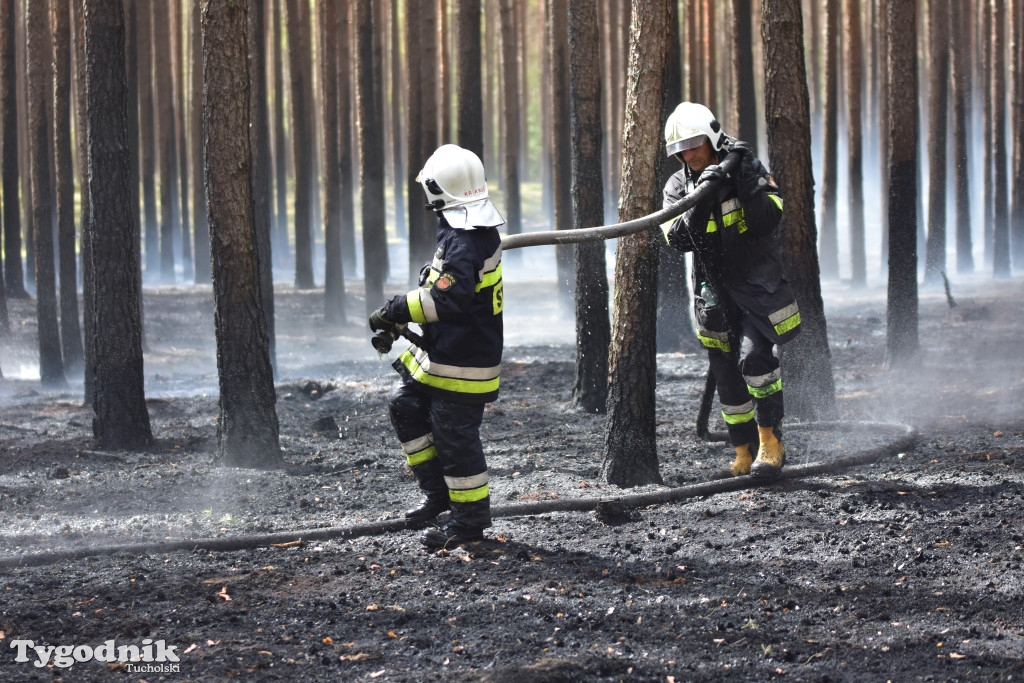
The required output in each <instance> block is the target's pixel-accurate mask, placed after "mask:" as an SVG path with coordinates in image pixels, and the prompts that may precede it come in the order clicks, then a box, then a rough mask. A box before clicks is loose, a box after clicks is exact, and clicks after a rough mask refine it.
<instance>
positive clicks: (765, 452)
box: [750, 425, 786, 479]
mask: <svg viewBox="0 0 1024 683" xmlns="http://www.w3.org/2000/svg"><path fill="white" fill-rule="evenodd" d="M757 431H758V435H759V437H760V442H761V446H760V448H758V449H757V459H756V460H754V464H753V465H752V466H751V468H750V474H751V476H753V477H756V478H758V479H774V478H775V477H777V476H779V472H781V471H782V466H783V465H785V464H786V447H785V446H783V445H782V442H781V441H779V439H778V437H777V436H776V435H775V429H774V428H772V427H762V426H760V425H758V427H757Z"/></svg>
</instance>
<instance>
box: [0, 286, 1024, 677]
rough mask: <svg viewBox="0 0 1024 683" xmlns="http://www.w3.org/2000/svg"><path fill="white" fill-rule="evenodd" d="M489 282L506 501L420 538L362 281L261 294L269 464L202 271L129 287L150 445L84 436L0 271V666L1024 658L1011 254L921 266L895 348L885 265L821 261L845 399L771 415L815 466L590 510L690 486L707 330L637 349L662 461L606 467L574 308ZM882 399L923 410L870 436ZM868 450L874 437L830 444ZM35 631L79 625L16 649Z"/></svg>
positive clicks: (973, 673) (388, 668)
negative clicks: (137, 658)
mask: <svg viewBox="0 0 1024 683" xmlns="http://www.w3.org/2000/svg"><path fill="white" fill-rule="evenodd" d="M507 289H508V291H509V296H510V299H509V303H508V311H507V322H506V324H507V327H508V339H507V349H506V363H505V371H504V375H503V379H502V395H501V398H500V399H499V400H498V401H497V402H496V403H494V404H492V405H491V406H489V407H488V410H487V412H486V414H485V421H484V440H485V443H484V446H485V449H486V452H487V456H488V463H489V466H490V472H491V487H492V488H491V491H492V502H493V504H494V505H495V506H496V508H499V509H502V510H504V511H505V512H506V513H507V514H504V515H502V516H498V517H496V519H495V520H494V526H493V527H492V528H491V529H489V530H488V538H487V540H485V541H483V542H481V543H477V544H473V545H471V546H468V547H466V548H459V549H453V550H450V551H440V552H436V553H431V552H428V551H426V550H424V549H423V548H422V547H421V546H420V544H419V542H418V535H417V532H413V531H407V530H402V529H399V528H398V527H399V526H400V525H401V522H400V521H399V520H400V519H401V517H402V514H403V511H404V510H405V509H406V508H407V507H409V506H410V505H411V504H412V503H414V502H416V501H417V500H418V493H417V491H416V486H415V483H414V481H413V479H412V478H411V476H410V475H409V473H408V470H407V469H406V468H405V467H404V460H403V458H402V456H401V454H400V449H399V447H398V443H397V440H396V439H395V437H394V435H393V433H392V431H391V428H390V424H389V421H388V417H387V405H386V400H387V394H388V392H389V390H390V389H391V387H392V385H393V383H394V382H395V381H397V376H396V375H395V373H394V372H393V371H392V370H391V368H390V367H389V365H388V363H387V362H386V360H385V361H384V362H382V361H381V360H380V359H378V358H377V357H376V355H375V354H374V353H373V352H372V350H371V349H370V347H369V343H368V335H367V334H366V333H365V331H364V324H363V323H362V316H361V315H359V314H358V312H357V309H358V310H361V309H362V304H361V302H359V301H358V299H355V301H354V303H353V310H352V315H351V316H350V317H351V319H352V320H353V321H355V322H352V323H351V324H350V325H349V326H347V327H343V328H341V329H331V328H328V327H326V326H324V325H323V323H322V322H318V321H322V317H323V316H322V310H323V306H322V298H321V297H322V293H321V294H317V293H315V292H299V291H293V290H289V289H287V288H285V289H284V290H283V291H281V292H279V294H278V296H277V320H278V323H277V329H278V342H277V361H278V378H279V379H278V385H277V389H278V392H277V396H278V404H277V410H278V414H279V417H280V423H281V445H282V450H283V453H284V456H285V460H286V462H287V466H286V468H285V469H283V470H278V471H260V470H245V469H231V468H224V467H219V466H218V465H217V464H216V462H215V456H216V439H217V424H216V417H217V401H218V399H217V380H216V364H215V358H214V355H213V350H212V346H213V345H212V333H213V323H212V302H211V300H210V297H211V294H210V290H209V288H205V289H204V288H185V287H182V288H159V289H154V290H152V291H149V290H147V294H146V298H145V310H146V321H147V328H146V339H147V342H146V343H147V356H146V371H147V396H148V397H149V399H148V404H149V412H150V416H151V419H152V423H153V431H154V436H155V438H156V443H155V444H154V445H153V446H152V447H151V448H150V449H148V450H146V451H144V452H100V451H97V450H95V449H94V448H93V446H92V444H91V419H92V418H91V413H90V411H89V410H88V409H87V408H85V407H83V405H82V400H81V384H80V382H78V383H75V382H72V383H71V384H72V388H71V389H70V390H68V391H65V392H47V391H43V390H41V389H40V388H39V386H38V380H32V379H19V378H18V372H17V368H18V367H19V363H22V364H26V365H27V364H30V363H31V359H32V357H33V354H34V348H35V347H34V344H35V342H34V327H33V323H32V320H33V319H34V315H33V311H34V307H33V305H32V304H31V303H29V302H25V301H14V302H10V303H11V317H12V320H13V321H15V324H14V327H15V329H14V332H13V335H12V337H11V338H10V339H8V340H5V341H3V342H2V344H3V348H4V360H3V366H2V367H3V370H4V372H5V375H6V379H3V380H0V401H2V406H0V524H2V529H3V533H2V535H0V563H2V565H0V584H2V596H3V599H2V603H0V679H3V680H58V679H63V680H67V681H81V680H125V679H126V677H127V680H143V679H144V680H146V681H157V680H204V681H205V680H227V679H232V678H244V679H248V680H282V681H293V680H299V679H306V680H325V681H326V680H376V681H421V680H435V679H444V680H453V681H521V680H529V681H619V680H626V681H634V680H635V681H672V680H675V681H684V680H750V679H757V680H764V679H774V678H782V679H785V680H794V681H795V680H813V681H821V680H865V681H878V680H887V679H891V680H960V679H975V678H984V679H1000V680H1021V679H1022V678H1024V585H1022V579H1024V573H1022V571H1021V565H1022V560H1024V552H1022V546H1024V523H1022V522H1021V510H1024V417H1022V415H1021V407H1022V403H1024V385H1022V383H1024V350H1022V346H1021V343H1020V340H1021V336H1022V333H1024V285H1022V283H1021V282H1018V281H1009V282H999V283H996V284H993V283H992V282H990V281H981V280H978V281H969V282H965V283H963V284H961V285H958V286H954V287H953V291H952V294H953V296H955V297H956V299H955V300H954V301H953V302H951V301H950V300H949V299H947V297H946V295H945V294H944V293H943V292H942V291H931V290H925V291H923V292H922V295H921V304H920V338H921V347H922V349H921V362H920V364H919V365H917V366H915V367H913V368H908V369H902V370H898V371H897V370H889V369H886V368H885V364H884V359H885V300H884V291H883V290H878V289H875V290H863V291H858V292H851V291H849V290H848V289H845V288H844V287H843V286H841V285H833V286H831V287H830V288H826V292H825V299H826V313H827V315H828V321H829V323H828V324H829V334H830V339H831V352H832V360H833V366H834V373H835V381H836V387H837V397H838V401H837V402H838V407H839V411H840V416H839V417H840V421H839V422H836V423H833V424H830V425H819V426H814V425H799V424H794V423H787V431H786V443H787V449H788V458H789V459H788V464H789V465H794V466H797V465H806V464H813V463H828V462H835V463H837V466H836V467H835V470H834V471H831V472H824V473H820V474H816V475H813V476H800V477H786V478H783V479H781V480H779V481H777V482H775V483H772V484H769V485H760V486H758V485H754V484H753V483H746V482H744V483H742V486H741V487H736V488H735V489H734V490H728V491H722V492H716V493H713V494H707V495H693V496H682V497H680V499H678V500H673V501H670V502H661V503H655V504H647V505H641V506H638V507H635V506H631V505H619V506H615V505H607V504H606V505H603V506H600V508H599V509H598V510H597V511H593V510H589V509H586V507H587V506H586V502H587V501H598V500H601V499H615V498H619V497H623V496H631V495H637V494H658V493H664V492H666V491H669V490H673V489H680V490H688V489H687V487H691V488H692V487H694V486H699V485H700V484H701V483H702V482H708V481H712V480H714V478H715V476H716V475H717V474H718V473H719V472H720V471H721V470H722V469H723V468H724V467H725V466H726V465H727V464H728V463H729V461H730V460H731V448H729V447H728V446H727V445H726V444H722V443H707V442H704V441H701V440H700V439H699V438H697V435H696V432H695V421H696V415H697V407H698V405H699V401H700V396H701V392H702V389H703V386H704V373H705V370H706V361H705V359H704V358H703V356H702V355H701V354H693V353H668V354H661V355H659V357H658V386H657V401H658V403H657V405H658V424H657V431H658V444H659V446H658V447H659V458H660V465H661V474H662V477H663V480H664V484H663V485H650V486H644V487H640V488H638V489H629V490H622V489H618V488H616V487H613V486H609V485H608V484H607V483H605V482H603V481H602V479H601V477H600V468H601V459H602V452H603V430H604V419H603V417H602V416H600V415H588V414H583V413H580V412H577V411H574V410H573V409H572V407H571V405H570V387H571V383H572V376H573V362H574V353H575V351H574V344H573V341H572V334H573V330H572V327H571V321H570V322H566V321H564V320H561V319H560V318H559V317H558V316H557V312H556V311H555V310H554V303H553V302H554V301H555V299H556V297H554V296H553V295H552V294H553V284H552V283H551V282H523V283H515V282H512V283H509V285H508V286H507ZM537 302H544V303H540V304H538V303H537ZM951 303H955V304H956V305H955V306H952V305H951ZM22 321H24V322H22ZM882 423H893V424H894V425H895V426H894V427H893V428H892V429H889V428H888V427H886V426H885V425H884V424H882ZM900 425H909V426H910V427H912V428H913V429H914V430H916V433H917V438H916V440H914V441H913V443H911V444H908V445H906V446H907V447H904V448H899V449H897V448H895V447H893V448H891V449H888V448H887V446H888V445H892V444H895V443H897V440H896V439H895V437H894V434H899V433H900V429H901V428H900ZM712 427H713V428H716V427H715V425H714V424H713V425H712ZM717 428H719V429H720V426H719V427H717ZM867 449H875V450H880V455H879V457H877V459H875V460H874V461H873V462H871V463H868V464H862V465H858V466H850V467H839V466H838V465H839V464H841V463H842V462H843V461H844V458H847V457H848V456H850V455H851V454H856V453H858V452H862V451H864V450H867ZM567 501H578V502H580V504H579V509H569V507H571V506H569V505H568V504H567ZM545 505H547V507H546V508H545ZM559 505H563V507H562V508H559V507H558V506H559ZM531 506H532V507H531ZM544 510H547V511H544ZM377 527H379V529H378V530H377V531H375V529H377ZM346 529H348V530H355V532H352V533H349V532H346V531H344V530H346ZM211 539H219V540H222V541H226V542H230V541H231V539H235V540H237V541H238V545H239V546H240V548H239V549H235V550H223V549H214V548H215V546H213V545H211V544H210V543H209V541H210V540H211ZM288 539H293V540H288ZM162 546H163V547H162ZM220 547H226V546H220ZM41 558H42V559H41ZM44 560H45V561H44ZM29 640H30V641H32V643H33V645H35V646H74V647H79V649H78V650H74V651H72V650H70V649H69V650H67V653H68V654H66V655H65V659H64V660H61V662H60V663H61V664H62V665H61V666H55V665H54V664H55V659H56V658H57V653H56V652H54V653H51V656H50V657H49V660H48V662H47V663H46V664H45V665H42V666H39V665H37V663H38V662H39V661H40V657H39V656H38V655H37V653H36V651H34V650H32V649H31V648H30V647H29V646H28V645H27V644H26V643H25V641H29ZM111 640H113V641H114V645H115V646H122V645H123V646H136V647H139V648H145V647H147V646H149V647H150V648H151V651H153V652H154V653H157V654H159V650H157V649H155V648H156V645H154V644H156V643H158V641H163V647H164V648H166V649H170V648H173V650H171V652H172V653H173V655H174V657H176V658H177V661H174V660H172V659H168V660H167V661H165V662H159V661H155V662H152V663H148V662H141V663H140V662H136V663H125V662H102V661H97V659H96V658H93V659H91V660H90V661H75V656H79V659H86V656H85V655H86V649H85V648H84V647H82V646H88V650H89V654H90V655H92V654H95V653H94V650H96V648H98V647H100V646H101V645H103V644H104V643H106V642H107V641H111ZM19 643H20V645H19ZM19 648H20V650H19ZM20 651H21V652H24V653H25V657H21V658H19V657H18V654H19V652H20ZM19 659H23V660H25V661H18V660H19ZM165 659H167V658H166V657H165ZM68 660H70V662H71V663H72V665H71V666H67V664H68V663H69V662H68Z"/></svg>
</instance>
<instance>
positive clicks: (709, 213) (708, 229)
mask: <svg viewBox="0 0 1024 683" xmlns="http://www.w3.org/2000/svg"><path fill="white" fill-rule="evenodd" d="M725 154H726V151H725V150H724V149H723V151H722V152H720V159H724V158H725ZM690 175H691V174H690V171H689V169H688V168H687V167H686V165H685V164H684V166H683V168H681V169H680V170H679V171H677V172H676V173H675V174H674V175H673V176H672V177H671V178H670V179H669V181H668V182H667V183H666V184H665V189H664V204H663V205H664V206H670V205H672V204H674V203H676V202H677V201H679V200H680V199H681V198H682V197H684V196H685V195H686V194H687V193H688V192H689V191H691V190H692V189H693V184H694V182H695V179H691V178H690ZM781 219H782V195H781V193H780V191H779V188H778V186H777V185H776V184H775V181H774V180H773V179H772V176H771V174H770V173H769V172H768V169H767V168H765V166H764V165H763V164H762V163H761V162H760V161H759V160H757V159H756V158H754V159H751V160H749V161H748V162H747V163H744V164H741V166H740V169H739V170H738V171H736V172H735V173H734V174H733V175H732V176H729V177H727V178H725V179H724V180H722V181H721V183H720V187H719V191H718V194H717V196H715V195H712V200H711V201H710V202H708V203H706V204H702V205H701V204H699V205H697V206H694V207H693V208H691V209H690V210H688V211H687V212H685V213H684V214H683V215H682V216H680V217H679V218H677V219H676V220H675V221H673V222H672V223H671V224H670V225H668V226H665V228H666V229H665V237H666V239H667V241H668V243H669V244H670V245H671V246H673V247H675V248H676V249H679V250H681V251H690V252H693V270H692V273H693V278H692V281H693V292H694V296H695V297H696V300H695V312H696V317H697V327H698V337H699V338H700V340H701V343H702V344H704V346H705V347H707V348H719V349H721V350H723V351H726V352H728V351H729V350H730V348H729V347H730V342H729V339H728V334H727V333H728V331H729V330H728V327H727V326H726V324H725V321H724V320H721V318H720V317H719V316H711V317H710V319H709V317H708V315H707V310H706V309H709V308H710V307H706V306H705V302H704V300H703V299H702V298H701V297H700V291H701V283H703V282H707V283H708V284H709V285H710V286H711V287H712V289H713V290H714V291H715V292H716V294H717V296H718V299H719V307H720V310H724V311H728V310H730V309H735V308H736V307H737V306H738V307H739V308H740V309H742V310H743V311H745V312H746V313H747V314H748V316H749V317H750V320H751V322H752V323H753V324H755V325H757V327H758V329H760V330H761V331H762V332H763V333H764V334H765V336H766V337H768V338H769V339H770V340H772V341H773V342H774V343H776V344H782V343H785V342H786V341H789V339H791V338H792V337H793V336H795V335H796V334H797V332H798V331H799V325H800V311H799V308H798V306H797V303H796V298H795V296H794V294H793V290H792V288H791V287H790V286H789V283H788V282H787V281H786V278H785V275H784V274H783V268H782V257H781V254H780V251H779V245H778V239H779V222H780V221H781ZM730 317H732V316H730ZM716 318H718V319H717V320H716Z"/></svg>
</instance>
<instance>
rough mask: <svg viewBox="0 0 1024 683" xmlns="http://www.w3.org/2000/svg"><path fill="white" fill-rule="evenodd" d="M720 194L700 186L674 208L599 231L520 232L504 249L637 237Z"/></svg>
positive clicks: (731, 158)
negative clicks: (711, 195) (638, 234)
mask: <svg viewBox="0 0 1024 683" xmlns="http://www.w3.org/2000/svg"><path fill="white" fill-rule="evenodd" d="M740 158H741V157H740V155H739V154H738V153H731V154H729V155H728V156H726V157H725V160H724V161H722V170H723V171H725V172H726V173H732V172H733V171H734V170H735V169H736V166H737V165H738V164H739V162H740ZM717 191H718V183H715V182H706V183H701V184H700V185H698V186H697V187H696V188H694V190H693V192H691V193H690V194H688V195H686V196H685V197H683V198H682V199H680V200H679V201H678V202H676V203H675V204H673V205H672V206H668V207H665V208H664V209H662V210H661V211H655V212H654V213H652V214H648V215H646V216H642V217H641V218H634V219H633V220H631V221H626V222H625V223H615V224H614V225H601V226H598V227H596V228H578V229H576V230H540V231H538V232H521V233H518V234H515V235H508V236H506V237H503V238H502V240H501V250H502V251H508V250H509V249H521V248H522V247H538V246H542V245H547V244H573V243H575V242H600V241H601V240H610V239H613V238H616V237H624V236H625V235H634V234H636V233H638V232H643V231H645V230H653V229H655V228H657V227H658V226H660V225H661V224H662V223H664V222H665V221H669V220H672V219H673V218H675V217H676V216H679V215H681V214H682V213H683V212H684V211H686V210H687V209H690V208H692V207H693V206H696V205H697V204H698V203H700V202H701V201H702V200H703V199H704V198H705V197H707V196H708V195H709V194H711V193H712V192H717Z"/></svg>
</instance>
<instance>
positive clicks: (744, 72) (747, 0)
mask: <svg viewBox="0 0 1024 683" xmlns="http://www.w3.org/2000/svg"><path fill="white" fill-rule="evenodd" d="M752 14H753V12H752V8H751V0H733V2H732V35H733V38H734V39H733V40H731V41H730V44H731V46H732V50H733V55H732V57H733V59H732V93H731V96H730V97H729V100H730V102H731V104H732V107H733V112H732V114H731V116H730V120H731V121H734V122H735V125H736V135H737V137H739V139H740V140H746V141H749V142H750V144H752V145H756V144H757V96H756V93H755V90H754V35H753V33H754V32H753V29H752V27H751V16H752Z"/></svg>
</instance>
